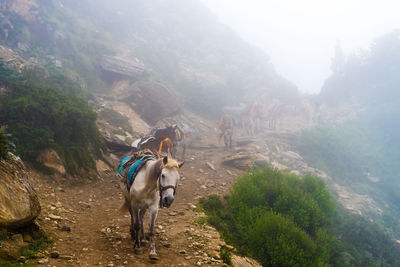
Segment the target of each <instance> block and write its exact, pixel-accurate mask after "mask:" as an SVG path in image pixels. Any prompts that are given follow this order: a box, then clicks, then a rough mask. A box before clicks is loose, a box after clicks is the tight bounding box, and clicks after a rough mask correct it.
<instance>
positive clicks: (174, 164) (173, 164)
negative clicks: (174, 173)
mask: <svg viewBox="0 0 400 267" xmlns="http://www.w3.org/2000/svg"><path fill="white" fill-rule="evenodd" d="M165 167H166V168H168V169H174V168H176V169H179V164H178V162H177V161H176V160H174V159H168V162H167V164H165Z"/></svg>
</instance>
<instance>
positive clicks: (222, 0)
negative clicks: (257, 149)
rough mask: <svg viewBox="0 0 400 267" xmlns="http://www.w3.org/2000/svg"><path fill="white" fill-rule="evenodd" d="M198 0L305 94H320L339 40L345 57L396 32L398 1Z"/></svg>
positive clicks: (399, 12) (399, 14) (398, 15)
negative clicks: (260, 50) (264, 54)
mask: <svg viewBox="0 0 400 267" xmlns="http://www.w3.org/2000/svg"><path fill="white" fill-rule="evenodd" d="M201 1H203V2H204V3H205V4H206V6H208V7H209V8H210V9H211V10H212V11H213V12H214V13H215V14H216V15H217V16H218V17H219V18H220V21H221V22H222V23H224V24H227V25H228V26H230V27H231V28H233V29H234V30H235V31H236V32H238V33H239V34H240V35H241V36H242V38H243V39H245V40H246V41H248V42H250V43H252V44H255V45H256V46H258V47H260V48H261V49H263V50H264V51H265V52H266V53H267V54H268V55H269V56H270V58H271V61H272V63H273V65H274V66H275V69H276V70H277V72H278V73H279V74H281V75H282V76H284V77H285V78H287V79H289V80H291V81H292V82H293V83H295V84H296V85H297V86H298V88H299V90H300V91H302V92H306V93H318V92H319V91H320V89H321V86H322V83H323V82H324V80H325V79H326V78H327V77H328V76H329V75H330V63H331V58H332V57H333V53H334V48H335V46H336V42H337V41H338V40H339V41H340V43H341V45H342V48H343V50H344V52H345V54H346V55H349V54H351V53H353V52H357V51H358V50H360V49H368V47H369V45H370V43H371V42H372V41H373V40H374V39H375V38H376V37H379V36H382V35H384V34H386V33H389V32H390V31H392V30H394V29H396V28H400V0H379V1H378V0H201Z"/></svg>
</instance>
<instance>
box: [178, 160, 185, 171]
mask: <svg viewBox="0 0 400 267" xmlns="http://www.w3.org/2000/svg"><path fill="white" fill-rule="evenodd" d="M183 164H185V162H183V161H182V162H179V163H178V167H179V169H180V168H182V166H183Z"/></svg>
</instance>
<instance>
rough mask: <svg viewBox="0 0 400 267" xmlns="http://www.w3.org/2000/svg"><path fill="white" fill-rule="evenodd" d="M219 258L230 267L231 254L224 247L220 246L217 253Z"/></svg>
mask: <svg viewBox="0 0 400 267" xmlns="http://www.w3.org/2000/svg"><path fill="white" fill-rule="evenodd" d="M219 257H220V258H221V260H222V261H223V263H225V264H226V265H228V266H232V252H231V251H230V250H229V249H228V248H227V247H226V246H222V247H221V249H220V251H219Z"/></svg>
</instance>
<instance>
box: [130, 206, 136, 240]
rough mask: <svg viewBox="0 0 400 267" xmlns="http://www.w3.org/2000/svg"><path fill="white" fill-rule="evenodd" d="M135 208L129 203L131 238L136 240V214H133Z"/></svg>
mask: <svg viewBox="0 0 400 267" xmlns="http://www.w3.org/2000/svg"><path fill="white" fill-rule="evenodd" d="M133 212H134V211H133V209H132V204H130V205H129V213H130V214H131V227H130V231H131V238H132V240H133V241H135V229H134V225H135V219H134V215H133Z"/></svg>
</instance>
